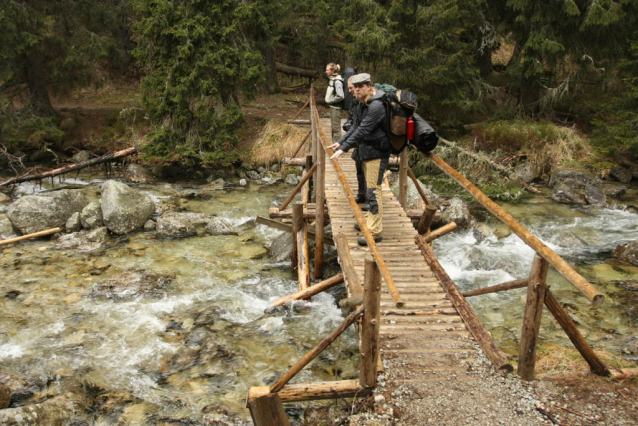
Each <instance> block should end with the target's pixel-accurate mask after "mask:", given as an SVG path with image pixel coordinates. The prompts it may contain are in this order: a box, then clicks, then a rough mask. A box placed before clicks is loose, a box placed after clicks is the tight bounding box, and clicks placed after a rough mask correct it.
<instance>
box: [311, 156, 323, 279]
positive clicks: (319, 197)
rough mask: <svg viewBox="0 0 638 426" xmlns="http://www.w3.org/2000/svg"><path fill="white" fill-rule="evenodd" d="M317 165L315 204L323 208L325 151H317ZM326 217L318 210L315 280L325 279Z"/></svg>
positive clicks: (321, 210)
mask: <svg viewBox="0 0 638 426" xmlns="http://www.w3.org/2000/svg"><path fill="white" fill-rule="evenodd" d="M315 158H316V161H315V165H316V166H317V171H316V172H315V173H316V179H315V180H316V185H315V203H316V205H317V206H321V207H323V206H324V205H325V202H326V153H325V152H324V150H323V149H318V150H317V155H316V157H315ZM325 222H326V221H325V215H324V209H323V208H320V209H317V220H316V221H315V232H316V234H317V238H316V239H315V267H314V269H313V274H314V277H315V278H317V279H318V278H321V277H323V244H324V240H323V237H324V234H325Z"/></svg>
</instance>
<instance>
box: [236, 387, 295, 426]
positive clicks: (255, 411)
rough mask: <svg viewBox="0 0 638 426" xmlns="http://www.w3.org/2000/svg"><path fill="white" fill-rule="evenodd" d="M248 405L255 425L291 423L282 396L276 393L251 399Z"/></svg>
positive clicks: (270, 425) (283, 425)
mask: <svg viewBox="0 0 638 426" xmlns="http://www.w3.org/2000/svg"><path fill="white" fill-rule="evenodd" d="M247 405H248V409H249V410H250V416H251V417H252V418H253V423H254V424H255V426H272V425H277V426H288V425H290V422H289V421H288V416H287V415H286V412H285V411H284V406H283V404H282V403H281V398H279V395H277V394H276V393H268V394H266V395H262V396H259V397H257V398H254V399H250V400H249V401H248V403H247Z"/></svg>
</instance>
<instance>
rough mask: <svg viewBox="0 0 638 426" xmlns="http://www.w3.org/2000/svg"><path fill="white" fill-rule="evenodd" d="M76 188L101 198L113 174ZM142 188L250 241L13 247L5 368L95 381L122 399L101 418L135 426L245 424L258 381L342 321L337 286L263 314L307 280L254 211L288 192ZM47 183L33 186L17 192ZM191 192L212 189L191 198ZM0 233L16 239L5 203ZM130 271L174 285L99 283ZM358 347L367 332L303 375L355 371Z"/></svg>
mask: <svg viewBox="0 0 638 426" xmlns="http://www.w3.org/2000/svg"><path fill="white" fill-rule="evenodd" d="M64 183H65V184H66V185H69V184H71V185H72V186H73V187H83V188H86V192H87V194H88V195H93V196H95V194H96V193H98V192H99V184H100V183H101V181H100V180H96V179H93V178H92V179H91V182H90V184H88V183H87V182H84V181H81V180H77V181H76V180H72V179H67V180H65V182H64ZM137 188H138V189H139V190H140V191H142V192H144V193H146V194H147V195H149V196H150V197H151V198H152V199H153V200H154V201H155V202H156V203H159V202H162V201H166V200H169V199H176V200H178V203H179V207H180V208H182V209H185V210H186V211H192V212H200V213H212V214H215V215H217V216H220V217H224V218H226V219H227V220H228V221H229V222H230V223H231V224H232V225H233V227H234V228H235V229H236V230H237V231H238V235H229V236H200V237H193V238H182V239H158V238H156V237H155V235H154V234H153V233H144V232H136V233H132V234H129V235H127V236H125V237H112V240H111V243H110V244H109V245H108V246H107V247H105V248H104V249H101V250H99V251H97V252H92V253H80V252H77V251H74V250H59V249H56V248H55V242H54V241H49V240H47V239H41V240H32V241H25V242H22V243H20V244H16V245H12V246H7V247H5V248H3V250H2V252H1V253H2V257H1V258H0V262H1V267H2V268H3V274H4V280H2V282H0V295H2V296H5V297H2V298H0V322H1V323H2V325H3V326H2V329H1V330H0V362H1V363H2V364H1V365H2V368H1V369H0V373H9V374H12V375H14V376H16V377H22V378H25V379H27V380H29V381H31V382H36V385H37V387H39V388H43V387H46V386H47V385H46V383H50V385H49V387H50V386H55V389H58V391H55V390H53V389H52V388H50V389H49V390H48V392H49V393H52V394H55V393H58V392H63V391H68V390H73V392H76V391H77V389H82V388H83V387H85V386H88V387H91V388H95V389H99V390H100V392H101V393H102V394H104V395H112V396H110V397H108V398H113V400H114V402H111V403H109V404H110V405H108V406H107V407H106V408H103V409H101V411H99V412H97V413H94V414H91V415H89V414H87V416H89V417H90V422H91V423H92V424H113V423H112V422H113V419H114V418H116V417H114V416H116V414H117V413H118V412H120V411H122V410H124V414H123V416H128V417H127V420H126V421H125V423H126V422H128V424H138V423H144V422H146V421H148V418H149V416H155V417H156V418H157V416H159V417H161V418H166V419H183V420H184V421H193V422H201V421H204V419H208V420H210V419H213V418H222V419H224V418H226V419H232V421H233V422H234V423H235V422H236V423H237V424H239V423H242V422H247V421H248V419H249V417H250V416H249V413H248V411H247V410H246V409H245V407H244V402H245V397H246V392H247V391H248V388H249V387H250V386H258V385H267V384H270V383H272V382H273V380H276V379H277V378H278V377H279V375H281V374H282V373H284V372H285V371H286V370H287V369H288V368H289V367H290V366H291V365H292V364H293V363H294V362H296V361H297V360H298V359H300V358H301V357H302V356H303V355H304V354H305V353H306V352H307V351H308V350H309V349H310V348H312V347H313V346H314V345H315V344H316V343H317V342H318V341H319V340H320V339H321V338H323V337H325V335H326V334H328V333H329V332H330V331H332V330H333V329H334V328H336V327H337V326H338V325H339V324H340V323H341V321H343V315H342V312H341V310H340V309H339V308H338V307H337V306H336V303H335V300H334V298H333V296H332V295H331V294H330V293H323V294H320V295H317V296H315V297H313V298H312V300H311V301H308V302H297V303H295V304H294V305H290V306H287V307H284V308H282V309H280V310H275V311H274V312H273V313H270V314H266V313H265V312H264V311H265V310H266V309H267V308H270V307H272V301H273V300H274V299H276V298H278V297H281V296H284V295H287V294H289V293H292V292H294V291H296V290H297V282H296V277H295V275H294V274H292V273H291V271H290V270H289V262H285V263H283V264H278V263H276V262H273V261H272V260H271V258H269V257H268V256H267V251H266V250H265V247H268V246H269V245H270V244H271V242H272V241H273V239H275V238H277V237H278V236H279V235H281V234H282V231H278V230H274V229H272V228H269V227H267V226H261V225H257V226H255V225H254V219H255V216H257V215H265V216H267V214H268V209H269V208H270V207H271V206H273V205H276V204H277V203H280V202H281V200H283V198H284V197H285V196H286V195H287V194H288V192H289V191H290V187H289V186H287V185H280V186H277V185H273V186H259V185H254V184H251V185H249V186H248V187H243V188H241V187H238V188H235V189H233V190H232V191H225V190H213V189H210V190H208V189H202V185H199V184H192V183H182V184H166V183H158V184H156V185H139V186H137ZM48 189H49V187H48V185H47V184H45V185H44V186H42V187H40V186H38V185H25V186H24V187H22V186H20V189H19V190H18V193H19V194H21V195H28V194H32V193H38V192H42V191H45V190H48ZM191 192H204V193H206V194H207V196H206V197H201V198H198V197H195V198H192V197H190V196H188V194H189V193H191ZM182 194H187V195H182ZM0 232H1V233H2V234H3V235H2V236H3V238H8V237H12V236H14V234H13V231H12V230H11V227H10V224H9V223H8V219H7V218H6V215H5V211H4V210H3V211H0ZM126 271H147V272H152V273H154V274H159V275H163V276H167V277H170V284H169V285H168V286H167V287H166V288H163V289H162V291H161V292H160V293H159V294H154V295H152V296H149V295H144V294H139V295H134V296H132V297H127V296H126V295H127V294H128V293H126V292H125V291H122V292H120V293H118V294H119V295H120V296H122V298H121V299H120V298H103V297H102V298H101V297H96V296H95V294H94V293H93V289H94V286H95V285H96V284H97V283H99V282H102V281H104V280H106V279H109V278H111V277H113V276H116V275H117V274H119V273H121V272H126ZM355 355H356V339H355V336H354V334H353V332H348V333H346V334H344V335H343V336H342V338H341V339H339V341H338V342H336V343H335V344H334V345H333V346H332V347H331V348H329V350H328V351H326V352H325V353H324V354H323V355H322V357H321V359H320V360H317V361H315V362H314V363H312V364H311V365H310V366H309V367H307V368H306V369H305V370H304V371H303V372H301V373H300V374H299V375H298V377H296V378H295V381H316V380H329V379H331V378H332V379H334V377H332V376H331V375H332V374H334V372H340V373H341V374H342V377H345V378H353V377H356V374H357V370H356V362H357V361H356V359H357V357H356V356H355ZM337 360H338V362H337ZM336 364H338V365H339V368H337V369H334V368H333V365H336ZM78 385H80V386H79V387H78ZM118 395H120V396H119V397H118ZM126 395H129V396H130V397H129V398H127V397H123V396H126ZM87 398H88V396H87ZM105 398H106V397H105ZM118 398H120V399H121V400H120V399H118ZM118 407H119V408H118ZM118 410H120V411H118ZM220 416H221V417H220Z"/></svg>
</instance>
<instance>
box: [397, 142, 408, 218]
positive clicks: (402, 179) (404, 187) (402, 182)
mask: <svg viewBox="0 0 638 426" xmlns="http://www.w3.org/2000/svg"><path fill="white" fill-rule="evenodd" d="M408 168H409V165H408V150H407V148H406V149H404V150H403V152H401V155H400V156H399V204H401V207H403V210H405V209H406V208H407V206H408Z"/></svg>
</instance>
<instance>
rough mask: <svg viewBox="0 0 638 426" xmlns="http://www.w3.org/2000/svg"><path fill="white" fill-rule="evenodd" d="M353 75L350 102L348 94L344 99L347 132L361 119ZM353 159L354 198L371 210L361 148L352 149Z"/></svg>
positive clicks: (365, 208) (349, 82)
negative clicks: (355, 175)
mask: <svg viewBox="0 0 638 426" xmlns="http://www.w3.org/2000/svg"><path fill="white" fill-rule="evenodd" d="M349 69H352V68H349ZM344 75H345V74H344ZM353 77H354V74H353V75H351V76H349V77H348V79H347V80H346V81H347V84H348V95H350V98H351V99H350V101H349V102H348V96H347V95H346V100H345V101H344V102H346V103H347V104H348V105H349V108H348V119H347V121H346V122H345V123H344V125H343V130H345V131H346V133H347V132H348V130H350V128H351V127H352V123H354V121H355V120H356V121H357V122H359V121H361V120H360V118H359V115H360V110H361V105H362V103H361V102H359V101H358V100H357V99H356V98H355V97H354V85H353V84H352V78H353ZM352 159H353V160H354V164H355V167H356V170H357V195H356V196H355V197H354V200H355V201H356V202H357V204H363V205H362V206H361V210H363V211H365V212H367V211H368V210H370V204H369V203H368V202H367V201H366V177H365V174H364V172H363V161H361V158H359V150H357V148H355V149H353V150H352Z"/></svg>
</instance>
